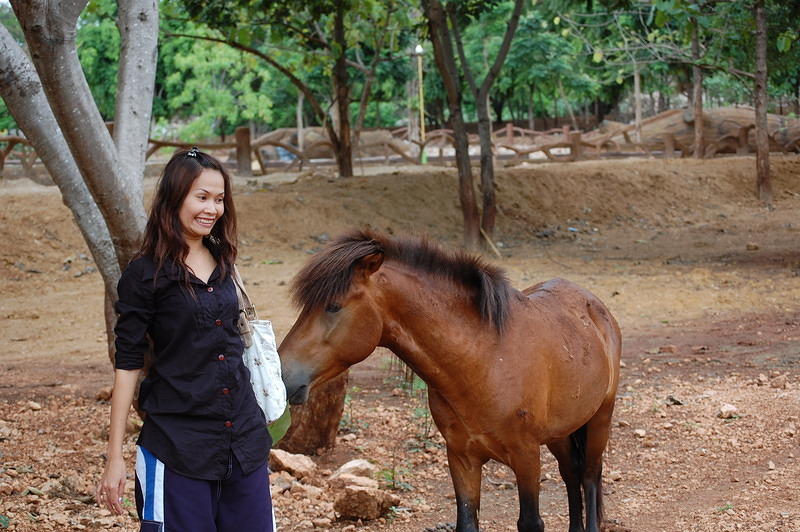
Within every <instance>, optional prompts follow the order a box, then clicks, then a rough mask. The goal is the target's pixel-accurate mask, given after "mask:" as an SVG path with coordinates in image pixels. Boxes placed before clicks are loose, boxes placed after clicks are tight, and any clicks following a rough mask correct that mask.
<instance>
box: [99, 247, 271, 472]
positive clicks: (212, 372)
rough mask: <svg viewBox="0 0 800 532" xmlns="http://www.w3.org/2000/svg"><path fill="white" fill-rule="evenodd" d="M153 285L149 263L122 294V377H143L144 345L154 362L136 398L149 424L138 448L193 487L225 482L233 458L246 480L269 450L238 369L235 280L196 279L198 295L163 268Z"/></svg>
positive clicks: (134, 268)
mask: <svg viewBox="0 0 800 532" xmlns="http://www.w3.org/2000/svg"><path fill="white" fill-rule="evenodd" d="M154 276H155V264H154V262H153V261H152V259H150V258H148V257H140V258H137V259H136V260H134V261H132V262H131V263H130V264H129V265H128V267H127V268H126V269H125V272H124V273H123V274H122V277H121V278H120V280H119V285H118V287H117V290H118V292H119V301H118V302H117V306H116V310H117V313H118V314H119V318H118V321H117V326H116V328H115V329H114V332H115V333H116V348H117V354H116V364H115V365H116V367H117V368H118V369H126V370H133V369H139V368H141V367H143V365H144V353H145V352H146V351H147V348H148V337H149V338H150V339H151V340H152V342H153V351H154V354H155V363H154V365H153V367H152V368H151V369H150V371H149V372H148V375H147V377H146V378H145V379H144V381H143V382H142V385H141V388H140V390H139V405H140V407H141V409H142V410H144V411H145V412H146V413H147V417H146V418H145V421H144V425H143V426H142V431H141V434H140V435H139V440H138V442H137V443H138V444H139V445H141V446H143V447H144V448H146V449H147V450H149V451H150V452H152V453H153V454H154V455H155V456H156V457H157V458H158V459H159V460H161V461H162V462H164V464H165V465H166V466H167V467H168V468H170V469H172V470H173V471H175V472H177V473H179V474H181V475H184V476H187V477H191V478H198V479H204V480H221V479H222V478H224V477H225V475H226V473H227V470H228V464H229V461H230V458H231V453H233V455H234V456H235V457H236V459H237V460H238V461H239V464H240V465H241V467H242V470H243V471H244V473H246V474H247V473H250V472H252V471H254V470H255V469H257V468H258V467H260V466H261V465H262V464H263V463H264V461H265V460H266V459H267V454H268V452H269V447H270V445H271V443H272V441H271V439H270V437H269V433H268V432H267V430H266V421H265V418H264V414H263V412H262V411H261V409H260V408H259V406H258V403H257V402H256V398H255V395H254V394H253V389H252V387H251V386H250V373H249V371H248V369H247V367H245V365H244V363H243V362H242V351H243V345H242V340H241V337H240V336H239V331H238V329H237V327H236V320H237V317H238V312H239V310H238V308H239V305H238V299H237V296H236V288H235V285H234V283H233V279H232V278H231V276H230V275H226V276H225V279H224V280H222V279H220V272H219V268H216V269H215V270H214V272H213V273H212V274H211V277H210V278H209V280H208V283H204V282H203V281H201V280H200V279H198V278H196V277H194V276H193V275H192V276H190V278H191V281H190V282H191V286H192V289H193V290H194V294H193V295H192V294H190V293H189V292H188V291H187V289H186V287H185V284H184V281H183V270H182V269H181V268H180V267H178V266H175V265H173V264H171V263H169V262H167V263H165V264H164V266H163V267H162V268H161V270H160V271H159V272H158V275H157V277H156V279H155V282H154Z"/></svg>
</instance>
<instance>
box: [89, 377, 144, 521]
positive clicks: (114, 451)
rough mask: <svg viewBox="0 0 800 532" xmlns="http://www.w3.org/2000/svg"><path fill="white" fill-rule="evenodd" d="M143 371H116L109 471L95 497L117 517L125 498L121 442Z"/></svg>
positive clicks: (108, 455)
mask: <svg viewBox="0 0 800 532" xmlns="http://www.w3.org/2000/svg"><path fill="white" fill-rule="evenodd" d="M140 373H141V370H139V369H135V370H125V369H118V370H116V371H115V372H114V391H113V395H112V396H111V425H110V427H109V429H108V452H107V462H106V469H105V471H104V472H103V476H102V477H101V479H100V482H99V483H98V485H97V489H96V491H95V498H96V499H97V502H98V503H100V504H101V505H105V506H106V507H108V509H109V510H111V511H112V512H114V513H115V514H121V513H122V512H123V509H122V495H123V493H124V492H125V458H124V456H123V454H122V442H123V439H124V438H125V426H126V424H127V422H128V413H129V412H130V410H131V404H132V403H133V395H134V392H135V390H136V383H137V382H138V380H139V374H140Z"/></svg>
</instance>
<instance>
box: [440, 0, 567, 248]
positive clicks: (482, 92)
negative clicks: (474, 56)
mask: <svg viewBox="0 0 800 532" xmlns="http://www.w3.org/2000/svg"><path fill="white" fill-rule="evenodd" d="M523 4H524V0H515V2H514V11H513V12H512V14H511V18H510V19H509V21H508V24H507V25H506V32H505V35H504V36H503V43H502V44H501V45H500V50H498V52H497V57H495V60H494V63H492V66H491V68H487V70H488V71H487V73H486V77H485V78H484V79H483V82H482V83H481V85H480V87H478V85H477V83H476V82H475V78H474V77H473V76H472V70H471V69H470V66H469V62H468V61H467V56H466V54H465V53H464V43H463V41H462V39H461V32H460V29H459V27H458V17H457V16H456V13H455V11H454V10H451V11H450V22H451V25H452V28H453V36H454V37H455V42H456V47H457V49H458V56H459V58H460V60H461V70H462V71H463V72H464V74H465V75H466V77H467V81H468V83H469V87H470V89H471V90H472V95H473V97H474V98H475V107H476V109H477V111H478V137H479V138H480V144H481V192H482V194H483V216H482V218H481V229H483V232H484V234H485V235H486V236H487V238H488V239H489V240H491V239H492V238H493V237H494V224H495V219H496V217H497V206H496V204H495V194H494V147H493V145H492V121H491V116H490V115H489V93H490V91H491V89H492V85H493V84H494V81H495V80H496V79H497V76H498V75H499V74H500V69H501V68H503V63H504V62H505V60H506V56H507V55H508V51H509V50H510V49H511V41H512V40H513V39H514V33H515V32H516V31H517V26H518V24H519V18H520V16H521V14H522V6H523ZM484 62H485V63H486V62H487V59H486V48H485V47H484ZM487 67H488V65H487ZM573 121H574V117H573ZM487 244H489V245H491V243H487Z"/></svg>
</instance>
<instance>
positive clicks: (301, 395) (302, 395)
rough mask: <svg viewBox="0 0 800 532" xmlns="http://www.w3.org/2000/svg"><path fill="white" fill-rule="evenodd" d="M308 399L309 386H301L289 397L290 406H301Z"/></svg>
mask: <svg viewBox="0 0 800 532" xmlns="http://www.w3.org/2000/svg"><path fill="white" fill-rule="evenodd" d="M307 399H308V385H306V384H301V385H300V386H298V387H297V388H296V389H295V390H294V391H293V392H292V394H291V395H290V396H289V404H291V405H301V404H303V403H305V402H306V400H307Z"/></svg>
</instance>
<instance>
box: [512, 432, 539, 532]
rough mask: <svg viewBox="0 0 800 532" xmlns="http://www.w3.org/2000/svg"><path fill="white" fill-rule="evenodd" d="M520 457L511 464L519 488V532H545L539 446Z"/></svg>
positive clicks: (521, 454) (522, 453) (520, 454)
mask: <svg viewBox="0 0 800 532" xmlns="http://www.w3.org/2000/svg"><path fill="white" fill-rule="evenodd" d="M518 454H519V456H520V458H519V460H517V461H515V463H514V464H513V465H512V466H511V469H513V470H514V474H515V475H516V476H517V488H518V490H519V520H518V521H517V530H519V532H543V531H544V521H542V517H541V516H540V515H539V476H540V475H541V470H542V468H541V462H540V456H539V447H538V446H537V447H536V449H533V450H527V451H526V452H521V453H518Z"/></svg>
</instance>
